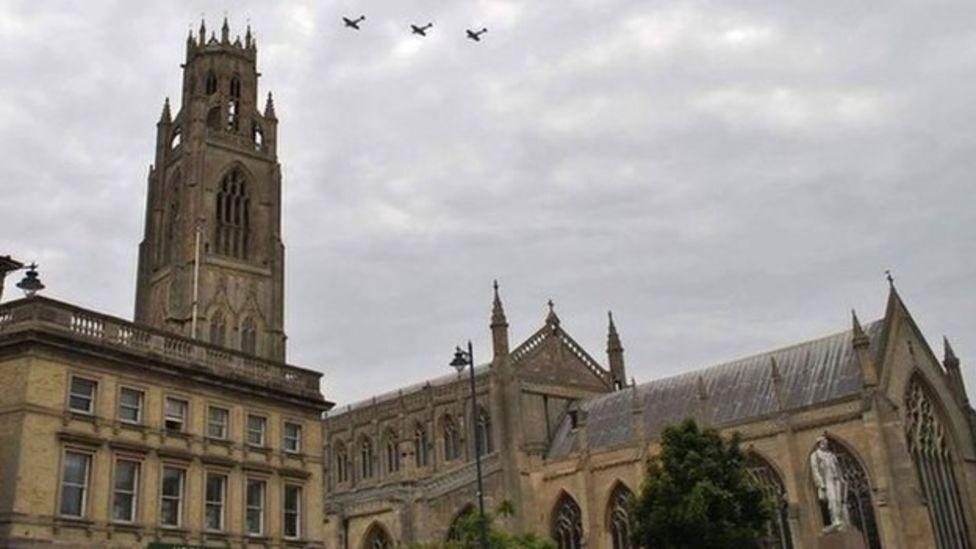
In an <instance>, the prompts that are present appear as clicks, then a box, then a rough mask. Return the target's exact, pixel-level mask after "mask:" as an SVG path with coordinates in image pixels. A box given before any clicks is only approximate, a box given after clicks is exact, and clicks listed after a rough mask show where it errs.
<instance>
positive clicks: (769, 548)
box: [746, 452, 793, 549]
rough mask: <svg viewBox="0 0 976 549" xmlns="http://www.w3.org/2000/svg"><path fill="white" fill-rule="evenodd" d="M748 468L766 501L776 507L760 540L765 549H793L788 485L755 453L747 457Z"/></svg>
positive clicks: (770, 465)
mask: <svg viewBox="0 0 976 549" xmlns="http://www.w3.org/2000/svg"><path fill="white" fill-rule="evenodd" d="M746 468H747V470H748V472H749V476H751V477H752V479H753V481H755V482H756V485H757V486H759V488H760V489H761V490H762V491H763V494H764V495H765V496H766V499H767V500H769V501H772V502H773V504H774V505H775V516H774V517H773V519H772V520H770V521H769V523H767V524H766V531H765V532H764V535H763V538H762V539H761V540H760V547H762V548H763V549H793V538H792V537H791V534H790V523H789V499H787V497H786V485H785V484H784V483H783V479H782V477H780V475H779V473H778V472H777V471H776V469H774V468H773V466H772V464H770V463H769V462H768V461H767V460H766V459H765V458H763V457H762V456H760V455H759V454H757V453H755V452H749V453H748V454H747V455H746Z"/></svg>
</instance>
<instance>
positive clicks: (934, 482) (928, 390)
mask: <svg viewBox="0 0 976 549" xmlns="http://www.w3.org/2000/svg"><path fill="white" fill-rule="evenodd" d="M550 307H551V305H550ZM490 327H491V333H492V341H493V351H494V352H493V357H492V359H491V361H490V362H487V363H484V364H481V365H480V366H478V368H477V369H476V373H477V381H478V383H477V387H478V388H477V402H478V405H479V407H478V412H477V414H475V417H474V418H472V413H471V411H470V410H471V405H470V400H469V394H470V392H469V390H468V389H467V385H466V383H465V381H464V379H462V378H459V377H457V376H453V375H450V376H444V377H442V378H439V379H435V380H431V381H429V382H426V383H423V384H419V385H415V386H412V387H406V388H404V389H402V390H399V391H395V392H392V393H389V394H385V395H380V396H377V397H375V398H373V399H370V400H368V401H366V402H363V403H359V404H354V405H350V406H345V407H340V408H336V409H335V410H333V411H332V412H331V413H330V414H329V415H328V417H327V418H326V420H325V425H326V450H325V452H326V457H327V460H328V469H327V471H326V479H327V482H328V484H327V487H326V505H325V513H326V515H325V518H326V524H325V532H326V538H325V543H326V545H328V546H336V547H341V548H343V549H360V548H367V549H373V548H377V547H381V546H388V545H389V544H392V543H414V542H439V541H445V540H447V539H449V537H450V536H451V532H452V525H453V523H454V521H455V520H457V518H458V517H459V516H460V515H461V514H462V513H464V512H467V511H468V510H470V509H473V506H474V505H475V503H476V495H475V494H476V492H475V488H474V486H475V472H474V466H473V463H472V458H473V455H474V453H473V452H474V448H475V446H478V447H480V448H483V449H484V453H483V454H482V455H483V456H484V457H483V462H484V466H485V467H484V468H485V494H486V498H487V501H488V504H489V505H492V504H498V503H499V502H501V501H506V500H507V501H510V502H511V503H512V504H513V505H514V507H515V509H516V513H515V516H513V517H512V518H511V519H509V520H507V521H505V523H504V526H505V527H506V528H507V529H509V530H511V531H516V532H535V533H537V534H540V535H542V536H545V537H549V538H551V539H554V540H556V541H557V542H558V546H559V547H560V548H561V549H577V548H579V547H584V546H586V547H597V548H608V549H610V548H613V549H621V548H624V547H630V542H629V540H628V532H629V523H628V511H627V505H626V502H627V500H628V497H629V496H630V495H631V494H633V493H635V492H636V491H637V490H638V489H639V486H640V483H641V480H642V478H643V473H644V469H645V466H646V463H647V461H648V459H649V458H650V457H652V456H653V455H655V453H656V452H657V451H658V450H659V447H658V445H657V440H656V439H657V436H658V435H659V433H660V432H661V430H662V429H663V428H664V427H665V426H667V425H669V424H673V423H677V422H680V421H681V420H682V419H684V418H688V417H690V418H694V419H696V420H697V421H699V422H700V423H703V424H707V425H712V426H715V427H717V428H719V429H720V431H722V432H723V433H725V434H731V433H732V432H733V431H737V432H739V433H741V434H742V436H743V440H744V445H745V447H746V449H747V451H748V456H749V460H750V470H751V472H752V474H753V475H754V476H755V478H756V479H758V480H759V481H760V482H761V483H762V485H763V486H764V488H765V490H766V491H767V493H769V494H770V495H771V496H772V497H773V498H774V499H775V500H776V501H778V502H779V503H780V505H779V512H778V514H777V516H776V519H775V521H773V522H772V523H771V524H769V528H768V532H767V538H766V540H765V546H766V547H773V548H787V549H788V548H806V547H810V548H813V547H818V543H820V538H821V537H822V536H823V535H824V533H823V529H824V526H825V525H826V524H827V522H825V521H826V520H827V519H826V517H825V515H824V511H823V510H822V509H821V504H820V502H819V500H818V497H817V492H816V489H815V487H814V485H813V484H812V477H811V470H810V455H811V452H812V451H813V449H814V447H815V445H816V443H817V440H818V438H819V437H821V436H826V437H827V440H828V446H829V449H830V451H831V452H833V453H834V454H835V455H836V456H837V458H838V463H839V464H840V468H841V470H842V473H843V477H844V480H845V481H846V487H847V488H846V496H847V508H848V512H849V515H850V521H851V523H853V525H854V526H855V527H856V529H855V530H851V531H852V532H854V534H855V535H856V537H857V538H858V539H860V540H861V541H863V543H864V546H865V547H868V548H871V549H878V548H881V547H884V548H888V549H899V548H904V549H909V548H911V549H915V548H940V549H948V548H970V547H973V540H976V529H974V527H976V514H974V511H976V444H974V433H976V416H974V412H973V410H972V408H971V407H970V404H969V401H968V397H967V395H966V390H965V386H964V384H963V379H962V375H961V373H960V368H959V360H958V359H957V358H956V356H955V355H954V354H953V351H952V349H951V347H950V346H949V343H948V341H946V342H945V351H944V352H945V356H944V359H943V360H942V362H941V363H940V362H939V360H937V359H936V357H935V355H934V353H933V351H932V349H931V347H930V346H929V344H928V342H926V341H925V339H924V338H923V337H922V334H921V332H920V331H919V329H918V327H917V326H916V325H915V322H914V321H913V319H912V316H911V314H910V313H909V311H908V309H907V308H906V307H905V305H904V303H903V302H902V300H901V298H900V297H899V295H898V293H897V291H896V290H895V288H894V287H893V286H892V288H891V290H890V294H889V297H888V303H887V309H886V311H885V314H884V316H883V317H882V318H881V319H879V320H875V321H872V322H868V323H866V324H863V325H862V324H861V323H860V322H859V321H858V319H857V317H856V316H854V318H853V322H852V324H851V327H850V328H849V329H847V330H844V331H841V332H838V333H836V334H832V335H828V336H826V337H822V338H819V339H816V340H813V341H808V342H804V343H800V344H796V345H792V346H789V347H784V348H782V349H777V350H773V351H768V352H765V353H761V354H758V355H755V356H751V357H747V358H743V359H739V360H735V361H732V362H728V363H725V364H720V365H717V366H713V367H709V368H705V369H701V370H698V371H692V372H689V373H686V374H681V375H678V376H674V377H670V378H665V379H659V380H655V381H650V382H647V383H643V384H639V385H638V384H634V383H632V382H631V383H629V384H628V383H626V381H625V379H626V377H625V373H624V361H623V348H622V345H621V342H620V338H619V336H618V334H617V330H616V327H615V326H614V323H613V319H612V317H611V319H610V324H609V333H608V338H607V364H608V367H607V368H604V367H602V366H601V365H600V364H599V363H597V361H596V360H595V359H594V358H593V357H592V356H591V355H589V354H588V353H587V352H586V351H585V350H584V349H582V347H580V346H579V344H577V343H576V341H575V340H574V339H573V338H572V337H571V336H570V335H569V334H568V333H567V332H566V330H565V329H564V328H563V326H562V324H561V322H560V320H559V318H558V317H557V316H556V314H555V313H554V312H553V311H552V310H551V308H550V312H549V315H548V317H547V318H546V320H545V322H544V324H543V325H542V327H541V328H539V330H537V331H536V332H535V333H533V334H532V335H531V336H529V337H528V338H527V339H526V340H525V341H524V342H522V343H521V344H519V345H518V346H516V347H515V348H514V349H512V350H509V336H508V325H507V322H506V321H505V316H504V312H503V309H502V304H501V300H500V299H499V296H498V293H497V287H496V294H495V300H494V307H493V313H492V317H491V324H490ZM475 441H477V442H475Z"/></svg>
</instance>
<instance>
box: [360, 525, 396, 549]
mask: <svg viewBox="0 0 976 549" xmlns="http://www.w3.org/2000/svg"><path fill="white" fill-rule="evenodd" d="M392 547H393V540H392V539H390V534H388V533H386V529H385V528H383V527H382V526H380V525H379V524H378V523H375V522H374V523H373V524H372V525H371V526H370V527H369V530H367V531H366V536H365V537H364V538H363V549H391V548H392Z"/></svg>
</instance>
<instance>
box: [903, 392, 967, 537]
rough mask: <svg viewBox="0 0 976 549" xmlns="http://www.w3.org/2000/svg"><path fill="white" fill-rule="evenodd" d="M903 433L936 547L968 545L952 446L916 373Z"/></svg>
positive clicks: (908, 393) (907, 394) (908, 399)
mask: <svg viewBox="0 0 976 549" xmlns="http://www.w3.org/2000/svg"><path fill="white" fill-rule="evenodd" d="M905 416H906V417H905V437H906V438H907V439H908V452H909V453H910V454H911V456H912V461H913V462H914V463H915V471H916V473H918V480H919V484H920V485H921V488H922V494H923V495H924V496H925V501H926V503H927V507H928V510H929V518H930V519H931V520H932V529H933V530H934V531H935V539H936V544H937V545H938V547H939V549H969V548H970V547H972V546H971V545H970V543H969V536H968V535H967V533H966V519H965V515H964V514H963V508H962V498H961V497H960V495H959V486H958V485H957V484H956V472H955V470H954V469H953V467H952V461H953V456H952V449H951V444H950V440H949V434H948V433H947V432H946V429H945V427H944V426H943V424H942V421H941V420H940V418H939V414H938V412H937V410H936V408H935V405H934V404H933V402H932V399H931V398H930V396H929V392H928V390H927V389H926V388H925V386H924V385H923V384H922V382H921V380H920V379H919V378H918V375H917V374H916V375H915V376H912V379H911V381H910V382H909V384H908V390H907V391H906V393H905Z"/></svg>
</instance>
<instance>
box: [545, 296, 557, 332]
mask: <svg viewBox="0 0 976 549" xmlns="http://www.w3.org/2000/svg"><path fill="white" fill-rule="evenodd" d="M546 304H547V305H548V306H549V314H548V315H547V316H546V324H549V325H550V326H552V327H554V328H555V327H558V326H559V317H558V316H556V304H555V303H553V302H552V300H551V299H550V300H549V301H547V302H546Z"/></svg>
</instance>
